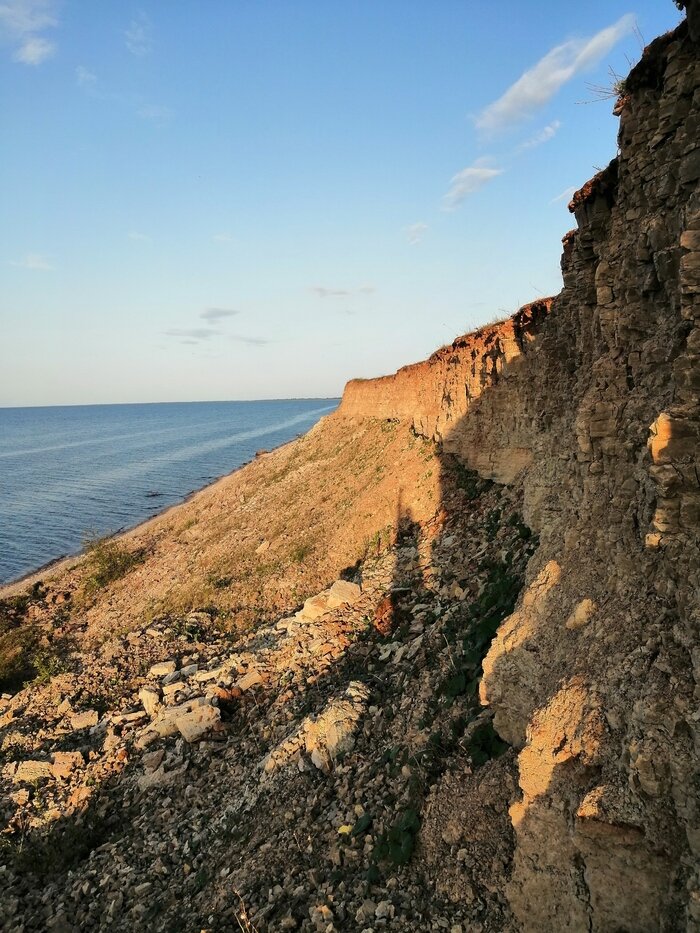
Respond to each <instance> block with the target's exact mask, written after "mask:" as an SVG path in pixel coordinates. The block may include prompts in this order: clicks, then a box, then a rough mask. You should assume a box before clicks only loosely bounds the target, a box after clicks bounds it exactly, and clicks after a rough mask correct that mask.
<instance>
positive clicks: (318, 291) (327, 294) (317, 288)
mask: <svg viewBox="0 0 700 933" xmlns="http://www.w3.org/2000/svg"><path fill="white" fill-rule="evenodd" d="M311 291H312V292H313V293H314V295H316V296H317V297H318V298H344V297H346V296H347V295H351V294H352V292H351V291H350V289H348V288H326V287H325V286H324V285H314V286H313V288H312V289H311Z"/></svg>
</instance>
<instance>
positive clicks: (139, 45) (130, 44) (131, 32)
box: [124, 11, 153, 57]
mask: <svg viewBox="0 0 700 933" xmlns="http://www.w3.org/2000/svg"><path fill="white" fill-rule="evenodd" d="M124 37H125V41H126V47H127V49H128V50H129V51H130V52H131V54H132V55H137V56H139V57H141V56H143V55H148V53H149V52H150V51H151V48H152V47H153V40H152V39H151V21H150V19H149V18H148V16H146V14H145V13H144V12H143V11H142V12H140V13H138V14H137V15H136V16H134V18H133V19H132V20H131V22H130V23H129V28H128V29H127V30H126V31H125V32H124Z"/></svg>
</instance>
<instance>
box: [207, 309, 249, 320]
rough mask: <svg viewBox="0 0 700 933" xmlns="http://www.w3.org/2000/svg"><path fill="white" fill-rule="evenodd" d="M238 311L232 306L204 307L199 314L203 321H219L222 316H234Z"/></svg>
mask: <svg viewBox="0 0 700 933" xmlns="http://www.w3.org/2000/svg"><path fill="white" fill-rule="evenodd" d="M240 313H241V312H240V311H236V310H235V309H234V308H205V309H204V311H202V313H201V314H200V315H199V316H200V317H201V318H203V319H204V320H205V321H220V320H221V319H222V318H225V317H234V316H235V315H236V314H240Z"/></svg>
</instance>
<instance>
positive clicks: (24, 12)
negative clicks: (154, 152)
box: [0, 0, 58, 65]
mask: <svg viewBox="0 0 700 933" xmlns="http://www.w3.org/2000/svg"><path fill="white" fill-rule="evenodd" d="M57 25H58V17H57V16H56V4H55V0H5V2H4V3H0V40H2V41H3V42H5V43H7V44H9V45H11V46H13V47H14V52H13V55H12V58H13V59H14V61H16V62H21V63H22V64H23V65H40V64H41V63H42V62H43V61H46V59H47V58H49V56H51V55H53V53H54V52H55V50H56V45H55V43H54V42H52V41H51V40H49V39H47V38H46V37H45V36H43V35H41V33H43V32H45V31H46V30H47V29H54V28H55V27H56V26H57Z"/></svg>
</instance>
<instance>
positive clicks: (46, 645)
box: [0, 580, 67, 693]
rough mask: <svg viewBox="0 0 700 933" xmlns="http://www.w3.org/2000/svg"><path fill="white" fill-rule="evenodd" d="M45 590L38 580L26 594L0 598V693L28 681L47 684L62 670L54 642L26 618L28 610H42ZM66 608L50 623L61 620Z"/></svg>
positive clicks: (13, 689)
mask: <svg viewBox="0 0 700 933" xmlns="http://www.w3.org/2000/svg"><path fill="white" fill-rule="evenodd" d="M45 596H46V589H45V587H44V585H43V583H42V582H41V581H40V580H39V581H38V582H37V583H35V584H34V585H33V586H32V587H31V588H30V589H29V590H27V592H26V593H22V594H21V595H19V596H11V597H9V598H8V599H0V692H10V693H14V692H16V691H17V690H21V689H22V687H23V686H24V685H25V684H27V683H29V682H30V681H32V680H35V681H36V682H37V683H40V684H43V683H47V682H48V681H49V680H50V679H51V678H52V677H54V676H55V675H56V674H59V673H60V672H61V671H62V670H63V669H64V665H63V661H62V658H61V652H60V651H59V650H58V646H57V644H56V643H55V642H47V640H46V638H42V630H41V629H40V628H39V626H37V625H36V624H34V623H32V622H31V621H30V620H29V619H28V618H27V616H28V614H29V611H30V609H31V608H32V607H34V606H36V607H45V606H46V602H45ZM66 614H67V610H66V609H62V610H59V612H58V613H57V618H55V620H54V621H59V622H60V621H63V620H64V617H65V615H66Z"/></svg>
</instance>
